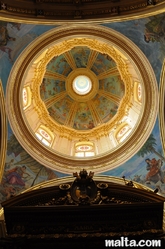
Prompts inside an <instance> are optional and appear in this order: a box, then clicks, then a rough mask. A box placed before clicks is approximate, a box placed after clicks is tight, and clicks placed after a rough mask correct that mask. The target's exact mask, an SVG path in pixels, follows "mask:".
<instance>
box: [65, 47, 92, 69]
mask: <svg viewBox="0 0 165 249" xmlns="http://www.w3.org/2000/svg"><path fill="white" fill-rule="evenodd" d="M70 54H71V55H72V57H73V58H74V61H75V64H76V66H77V68H86V67H87V64H88V57H89V54H90V49H89V48H87V47H84V46H83V47H81V46H79V47H75V48H73V49H72V50H71V51H70Z"/></svg>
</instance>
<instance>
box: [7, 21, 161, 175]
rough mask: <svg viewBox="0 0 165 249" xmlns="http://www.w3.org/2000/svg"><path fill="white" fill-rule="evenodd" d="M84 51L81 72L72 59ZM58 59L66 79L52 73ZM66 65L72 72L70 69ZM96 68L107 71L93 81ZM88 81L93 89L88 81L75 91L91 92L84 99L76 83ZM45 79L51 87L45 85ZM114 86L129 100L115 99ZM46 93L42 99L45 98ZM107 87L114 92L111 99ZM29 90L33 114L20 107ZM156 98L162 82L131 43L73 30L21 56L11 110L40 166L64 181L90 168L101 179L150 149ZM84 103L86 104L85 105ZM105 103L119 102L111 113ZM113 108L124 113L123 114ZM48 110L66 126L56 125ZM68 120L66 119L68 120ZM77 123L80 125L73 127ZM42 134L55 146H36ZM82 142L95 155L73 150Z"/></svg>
mask: <svg viewBox="0 0 165 249" xmlns="http://www.w3.org/2000/svg"><path fill="white" fill-rule="evenodd" d="M91 33H92V37H91ZM84 47H86V48H87V49H86V51H87V53H86V55H87V56H88V60H87V61H85V60H84V61H83V62H84V63H85V64H84V65H87V67H86V68H83V66H80V67H79V68H78V63H79V61H78V60H74V59H73V58H77V57H74V53H73V52H75V50H74V51H73V50H72V49H74V48H81V49H83V48H84ZM70 51H71V52H70ZM88 52H89V53H88ZM64 53H65V56H63V54H64ZM97 53H98V54H99V56H100V57H98V54H97ZM81 54H82V52H81ZM76 55H77V54H76ZM62 56H63V57H62ZM55 57H57V61H55V63H56V65H55V66H57V64H58V63H59V61H61V63H63V65H64V66H63V69H65V74H64V73H63V74H61V73H60V70H61V68H60V67H59V68H58V70H59V71H55V72H53V71H51V68H49V66H53V65H52V64H49V62H50V61H53V58H55ZM85 58H86V57H85ZM134 58H136V60H135V59H134ZM111 59H112V60H111ZM102 60H106V61H107V63H109V64H108V65H112V67H110V66H108V69H107V70H104V67H106V64H104V63H101V64H100V61H102ZM86 62H87V63H86ZM114 62H115V63H116V66H115V65H114ZM67 63H68V64H69V66H70V68H71V70H70V69H69V67H65V65H66V66H67ZM75 63H77V64H75ZM97 63H98V64H97ZM96 64H97V65H101V66H100V67H99V69H100V70H102V71H100V72H98V74H96V73H94V72H95V68H96V69H98V67H95V66H96ZM47 65H48V66H47ZM93 65H94V67H93ZM92 68H93V69H92ZM105 69H106V68H105ZM69 70H70V71H69ZM92 70H93V71H92ZM28 72H29V73H28ZM82 75H85V76H86V77H88V78H89V79H90V80H91V88H90V83H89V82H90V81H89V82H88V81H87V83H84V82H83V81H80V85H79V84H77V85H75V86H77V89H81V87H84V89H86V91H87V92H85V93H84V94H82V95H80V94H78V93H77V92H75V90H74V88H73V82H74V80H75V79H76V77H78V76H82ZM109 75H111V77H110V78H109ZM45 79H46V82H45V83H42V82H43V81H44V80H45ZM113 80H114V81H115V82H120V84H119V85H118V86H120V90H121V89H123V93H124V95H119V94H117V93H118V91H117V89H118V88H119V87H118V88H117V89H116V88H115V87H114V85H113ZM50 82H52V83H53V84H55V83H56V84H55V87H54V89H53V88H51V89H49V88H48V89H47V91H46V92H44V87H48V86H49V83H50ZM122 82H123V83H124V85H123V84H122ZM85 84H86V87H87V86H88V87H87V88H85ZM137 86H138V87H137ZM41 87H43V91H40V88H41ZM60 87H61V88H60ZM105 87H106V89H108V90H106V91H105ZM24 88H25V90H27V91H26V92H27V98H28V94H29V96H30V102H29V101H27V103H28V105H27V106H26V103H24V102H23V99H22V92H23V89H24ZM59 89H61V90H59ZM62 89H63V90H62ZM89 89H90V90H89ZM53 91H54V92H53ZM58 91H59V94H58ZM80 91H81V90H80ZM137 91H138V92H137ZM139 91H140V93H139ZM119 92H120V93H121V91H119ZM45 93H46V94H45ZM54 93H57V94H54ZM44 94H45V95H44ZM139 94H140V95H139ZM157 94H158V89H157V82H156V78H155V75H154V72H153V70H152V67H151V65H150V63H149V62H148V60H147V58H146V57H145V56H144V54H143V53H142V52H141V51H140V50H139V49H138V48H137V47H136V45H135V44H133V43H132V42H131V41H130V40H129V39H127V38H126V37H124V36H123V35H121V34H119V33H118V32H115V31H114V30H111V29H110V28H105V27H100V26H99V25H97V26H90V25H88V26H87V27H85V28H84V26H83V25H79V26H78V27H76V26H74V25H73V26H72V25H68V26H67V27H62V28H55V29H53V30H50V31H49V32H46V33H45V34H44V35H42V36H40V37H39V38H38V39H35V41H34V42H32V43H31V44H30V46H28V48H27V49H25V50H24V51H23V53H22V54H21V56H20V57H19V58H18V60H17V62H16V63H15V65H14V66H13V69H12V71H11V74H10V76H9V81H8V85H7V90H6V100H7V104H6V106H7V113H8V118H9V122H10V125H11V127H12V129H13V132H14V134H15V136H16V137H17V139H18V141H19V142H20V144H21V145H22V146H23V147H24V148H25V150H26V151H27V152H28V153H29V154H30V155H31V156H32V157H34V158H35V159H36V160H37V161H38V162H40V163H41V164H43V165H45V166H47V167H50V168H52V169H55V170H57V171H61V172H64V173H73V172H75V171H76V170H77V171H79V170H80V169H81V168H84V167H85V169H86V170H92V171H94V172H95V173H99V172H104V171H106V170H110V169H112V168H115V167H117V166H119V165H120V164H122V163H124V162H125V161H127V160H128V159H129V158H130V157H132V156H133V155H134V154H135V153H136V152H137V151H138V150H139V148H140V147H141V146H142V145H143V144H144V143H145V141H146V139H147V138H148V136H149V135H150V133H151V131H152V129H153V126H154V123H155V120H156V117H157V110H158V103H157ZM96 95H97V97H95V96H96ZM80 96H81V98H84V99H83V101H81V102H80V101H79V99H80ZM138 96H140V99H139V97H138ZM93 99H94V100H93ZM64 100H65V101H64ZM107 100H108V101H109V100H111V101H112V102H113V106H111V107H110V108H109V107H108V108H107V105H106V103H107ZM112 102H111V103H112ZM23 103H24V104H23ZM87 104H89V105H88V106H87ZM24 105H25V106H24ZM101 106H103V107H104V108H101ZM115 106H118V107H119V108H118V111H117V114H115V113H116V110H115V108H114V107H115ZM52 107H53V108H52ZM66 107H67V108H66ZM86 107H88V108H86ZM112 107H113V108H112ZM50 108H52V109H51V111H53V112H54V113H53V115H54V117H55V118H56V119H59V120H60V122H61V124H60V122H59V123H58V122H57V121H56V120H55V121H54V120H53V119H52V117H50V113H49V112H48V109H50ZM76 108H77V109H76ZM75 110H77V112H76V113H77V116H75ZM82 110H83V111H82ZM84 110H85V111H84ZM105 110H106V111H107V114H108V121H107V122H105V118H106V116H104V114H106V113H105V112H102V111H105ZM109 111H111V112H109ZM84 112H85V114H86V113H87V112H90V113H91V116H92V117H94V120H90V119H89V116H90V114H89V115H88V117H87V116H86V115H85V114H84ZM61 113H62V115H61ZM65 113H66V114H67V115H68V116H65V115H63V114H65ZM29 114H30V115H29ZM60 115H61V116H60ZM101 117H102V118H101ZM75 118H76V120H78V119H81V122H77V123H75V122H74V121H75ZM87 118H88V120H87ZM87 121H90V122H87ZM92 121H93V122H92ZM62 122H63V123H62ZM71 125H72V126H71ZM74 125H75V126H74ZM96 125H97V126H96ZM80 126H81V127H80ZM41 128H42V129H45V131H46V132H47V133H48V135H49V136H50V138H51V143H50V146H47V147H46V146H44V144H43V143H41V142H40V141H39V140H38V139H37V138H36V135H35V133H36V132H37V131H38V130H39V129H41ZM82 129H83V130H82ZM80 141H89V142H91V143H92V147H91V150H90V151H89V150H88V148H87V147H88V146H86V144H85V143H82V144H81V147H78V148H77V147H75V145H77V144H78V143H79V142H80ZM75 149H78V150H79V151H78V152H76V153H77V155H79V154H80V153H81V154H82V153H84V155H85V154H86V155H91V153H94V156H92V157H86V158H76V157H75V154H74V152H75V151H74V150H75ZM92 155H93V154H92Z"/></svg>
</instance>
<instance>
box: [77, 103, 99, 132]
mask: <svg viewBox="0 0 165 249" xmlns="http://www.w3.org/2000/svg"><path fill="white" fill-rule="evenodd" d="M73 128H74V129H76V130H88V129H92V128H94V123H93V118H92V114H91V112H90V109H89V107H88V105H87V104H86V103H79V104H78V107H77V112H76V115H75V118H74V125H73Z"/></svg>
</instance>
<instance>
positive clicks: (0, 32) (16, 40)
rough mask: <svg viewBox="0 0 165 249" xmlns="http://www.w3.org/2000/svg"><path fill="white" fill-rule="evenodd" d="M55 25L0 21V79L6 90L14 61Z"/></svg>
mask: <svg viewBox="0 0 165 249" xmlns="http://www.w3.org/2000/svg"><path fill="white" fill-rule="evenodd" d="M54 27H55V25H50V26H49V25H45V26H43V25H33V24H22V23H14V22H4V21H0V61H1V63H0V78H1V80H2V83H3V87H4V89H6V83H7V79H8V76H9V73H10V70H11V68H12V65H13V63H14V61H15V60H16V59H17V57H18V56H19V55H20V53H21V52H22V51H23V49H24V48H25V47H27V46H28V45H29V43H31V42H32V41H33V40H34V39H35V38H37V37H38V36H39V35H41V34H42V33H44V32H46V31H48V30H50V29H52V28H54Z"/></svg>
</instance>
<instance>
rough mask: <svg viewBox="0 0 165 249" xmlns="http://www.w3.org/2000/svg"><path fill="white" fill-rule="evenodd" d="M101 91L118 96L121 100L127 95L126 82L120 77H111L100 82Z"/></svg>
mask: <svg viewBox="0 0 165 249" xmlns="http://www.w3.org/2000/svg"><path fill="white" fill-rule="evenodd" d="M99 89H101V90H104V91H106V92H109V93H111V94H114V95H117V96H118V97H120V98H122V97H123V96H124V93H125V87H124V82H123V81H122V80H121V77H120V76H113V77H112V76H109V77H108V78H106V79H102V80H99Z"/></svg>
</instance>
